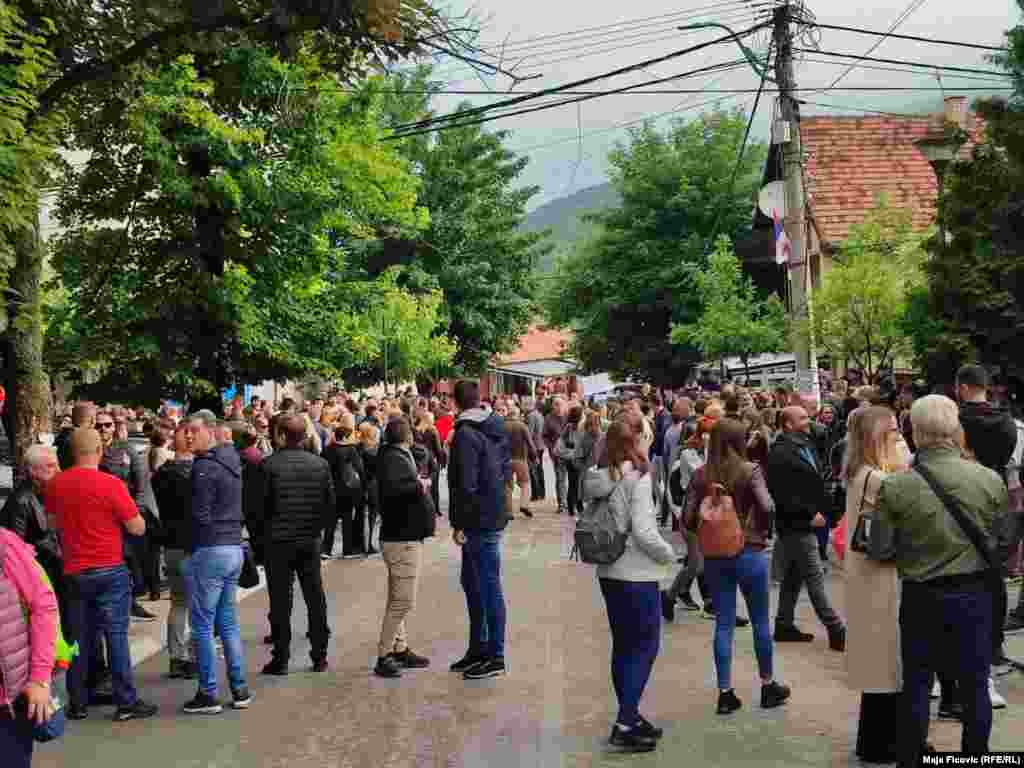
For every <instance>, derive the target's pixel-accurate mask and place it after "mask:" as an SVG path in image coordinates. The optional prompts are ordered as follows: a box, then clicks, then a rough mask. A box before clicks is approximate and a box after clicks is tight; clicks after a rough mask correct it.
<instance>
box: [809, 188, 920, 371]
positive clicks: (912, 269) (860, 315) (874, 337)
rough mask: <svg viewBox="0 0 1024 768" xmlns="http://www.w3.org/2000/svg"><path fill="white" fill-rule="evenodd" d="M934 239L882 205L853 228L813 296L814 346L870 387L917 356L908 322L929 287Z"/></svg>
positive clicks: (901, 213) (895, 210)
mask: <svg viewBox="0 0 1024 768" xmlns="http://www.w3.org/2000/svg"><path fill="white" fill-rule="evenodd" d="M928 237H929V234H928V233H918V232H915V231H914V228H913V222H912V220H911V214H910V211H907V210H903V209H899V208H892V207H890V206H889V205H888V204H887V203H886V201H885V200H884V199H882V200H880V201H879V203H878V204H877V205H876V206H875V208H874V209H873V210H872V211H871V212H870V213H869V214H868V216H867V218H866V219H865V220H864V221H863V222H861V223H860V224H857V225H854V226H853V227H851V228H850V233H849V235H848V236H847V238H846V240H844V241H843V242H842V244H841V245H840V246H839V252H838V253H837V254H836V255H835V256H834V257H833V264H832V267H831V268H830V269H829V270H828V271H827V272H826V273H825V275H824V276H823V278H822V281H821V286H820V287H819V288H817V289H816V290H815V291H814V293H813V296H812V303H811V307H812V309H811V320H810V332H811V334H812V338H813V340H814V342H815V343H816V344H817V346H818V347H819V348H820V349H822V350H824V351H825V352H827V353H828V354H829V355H830V356H831V357H832V359H833V360H845V361H849V362H851V363H853V364H854V365H856V366H857V367H858V368H860V369H861V371H863V372H864V374H865V376H866V377H867V379H868V380H869V381H874V380H875V378H876V376H877V375H878V373H879V371H881V370H882V369H884V368H887V367H889V366H891V365H892V363H893V361H894V360H895V359H896V358H897V357H898V356H901V355H909V354H910V352H911V344H910V338H909V336H908V334H907V333H906V326H905V316H906V313H907V308H908V304H909V301H910V296H911V294H912V292H913V291H914V290H915V289H917V288H919V287H920V286H921V285H922V284H923V281H924V274H923V272H922V266H923V264H924V260H925V255H926V253H925V249H924V243H925V241H926V240H927V239H928ZM800 330H801V332H803V333H806V332H807V329H806V328H805V329H800Z"/></svg>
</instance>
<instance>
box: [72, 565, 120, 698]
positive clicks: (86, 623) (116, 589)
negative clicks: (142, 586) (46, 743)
mask: <svg viewBox="0 0 1024 768" xmlns="http://www.w3.org/2000/svg"><path fill="white" fill-rule="evenodd" d="M67 583H68V592H69V593H70V598H71V601H70V603H71V625H72V626H73V627H74V628H75V638H76V639H77V640H78V650H79V653H78V656H76V657H75V660H74V661H73V662H72V663H71V668H70V669H69V670H68V696H69V698H70V699H71V702H72V703H73V704H75V705H76V706H86V705H87V704H88V703H89V698H88V693H87V691H86V680H87V679H88V677H89V665H90V663H92V659H93V656H94V655H95V653H94V652H95V649H94V644H95V643H96V636H97V634H100V633H102V635H103V637H104V638H105V639H106V641H107V648H108V649H109V650H110V674H111V682H112V683H113V692H114V703H115V704H117V705H118V706H122V707H130V706H131V705H132V704H134V703H135V699H136V697H137V696H136V693H135V684H134V682H133V681H132V659H131V651H130V649H129V645H128V612H129V610H130V609H131V605H132V579H131V576H130V574H129V573H128V568H127V567H126V566H123V565H118V566H115V567H113V568H98V569H95V570H92V571H87V572H85V573H78V574H74V575H71V576H68V577H67Z"/></svg>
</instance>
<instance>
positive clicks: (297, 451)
mask: <svg viewBox="0 0 1024 768" xmlns="http://www.w3.org/2000/svg"><path fill="white" fill-rule="evenodd" d="M281 429H282V431H283V434H284V437H285V447H284V448H283V449H281V450H280V451H277V452H276V453H274V454H273V455H272V456H270V457H269V458H267V459H264V461H263V463H262V464H261V465H260V466H261V467H262V470H263V471H262V472H261V473H260V478H261V480H262V483H263V492H262V494H261V498H262V501H263V508H262V509H261V510H258V511H257V510H254V511H253V512H254V517H255V518H256V519H261V523H262V527H263V533H264V537H265V540H266V550H265V553H264V557H265V558H266V568H267V587H268V591H269V593H270V634H271V638H272V639H273V644H274V650H273V658H271V660H270V662H269V663H268V664H267V665H266V666H264V667H263V674H266V675H287V674H288V659H289V655H290V649H291V642H292V627H291V621H292V597H293V595H292V574H296V575H297V576H298V579H299V587H300V588H301V589H302V596H303V598H304V599H305V601H306V608H307V609H308V611H309V641H310V644H311V648H310V652H309V653H310V657H311V658H312V660H313V671H314V672H324V671H326V670H327V642H328V640H329V639H330V636H331V630H330V628H329V627H328V626H327V598H326V597H325V595H324V584H323V579H322V577H321V572H320V550H321V535H322V533H323V527H324V521H325V520H327V519H328V517H329V516H330V515H332V514H333V512H334V506H335V491H334V483H333V481H332V479H331V468H330V466H329V465H328V464H327V462H326V461H325V460H324V459H322V458H320V457H319V456H316V455H314V454H312V453H309V452H308V451H306V450H303V444H304V442H305V439H306V423H305V421H304V420H303V418H302V417H301V416H296V415H291V416H288V417H286V418H285V419H283V420H282V422H281Z"/></svg>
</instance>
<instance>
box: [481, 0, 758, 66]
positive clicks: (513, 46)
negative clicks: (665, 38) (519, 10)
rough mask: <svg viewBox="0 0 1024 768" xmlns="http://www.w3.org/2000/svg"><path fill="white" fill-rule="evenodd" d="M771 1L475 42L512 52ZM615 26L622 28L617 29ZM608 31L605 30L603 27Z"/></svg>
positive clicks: (740, 1)
mask: <svg viewBox="0 0 1024 768" xmlns="http://www.w3.org/2000/svg"><path fill="white" fill-rule="evenodd" d="M770 5H771V2H756V3H750V2H748V0H725V1H724V2H717V3H711V4H710V5H701V6H699V7H696V8H686V9H683V10H678V11H673V12H672V13H660V14H657V15H653V16H643V17H641V18H633V19H626V20H623V22H613V23H611V24H604V25H599V26H597V27H585V28H583V29H579V30H572V31H571V32H556V33H552V34H550V35H538V36H536V37H530V38H520V39H519V40H510V41H509V42H508V43H503V42H500V41H490V42H487V43H481V44H480V45H479V46H477V48H478V50H485V51H488V52H490V51H497V52H501V51H502V50H505V51H507V52H510V53H512V52H515V51H517V50H521V49H522V48H531V47H536V46H538V45H539V44H541V43H543V42H544V41H550V40H562V39H565V38H581V37H593V36H594V35H595V34H596V33H602V32H603V34H616V33H618V32H623V31H628V30H630V29H636V28H639V27H651V26H658V25H662V26H664V25H670V24H675V23H676V19H677V18H679V17H680V16H682V17H689V16H692V15H695V14H700V13H701V12H703V11H707V12H709V13H713V12H716V11H724V10H725V9H730V8H734V7H743V8H756V7H761V6H764V7H768V6H770ZM618 28H625V30H624V29H618ZM609 30H610V31H611V32H607V31H609Z"/></svg>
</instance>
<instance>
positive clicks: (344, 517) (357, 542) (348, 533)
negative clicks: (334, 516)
mask: <svg viewBox="0 0 1024 768" xmlns="http://www.w3.org/2000/svg"><path fill="white" fill-rule="evenodd" d="M337 510H338V516H339V517H340V518H341V547H342V553H343V554H346V555H358V554H359V553H361V552H363V550H365V549H366V546H365V544H364V543H363V508H362V502H360V503H359V506H358V507H357V506H356V502H355V501H354V500H353V499H352V498H351V497H348V496H346V497H341V496H339V497H338V502H337ZM357 518H358V520H357ZM357 523H358V525H357ZM333 545H334V539H333V536H332V538H331V546H333ZM324 551H325V552H328V553H329V550H327V549H326V548H325V549H324Z"/></svg>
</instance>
